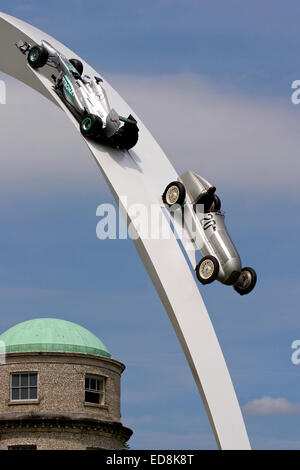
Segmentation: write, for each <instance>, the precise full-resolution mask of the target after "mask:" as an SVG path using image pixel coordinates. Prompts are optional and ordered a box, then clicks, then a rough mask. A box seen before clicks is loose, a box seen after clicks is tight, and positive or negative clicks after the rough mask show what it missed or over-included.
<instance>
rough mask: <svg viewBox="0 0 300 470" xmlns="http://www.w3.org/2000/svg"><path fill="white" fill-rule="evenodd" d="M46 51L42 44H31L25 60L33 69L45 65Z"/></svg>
mask: <svg viewBox="0 0 300 470" xmlns="http://www.w3.org/2000/svg"><path fill="white" fill-rule="evenodd" d="M48 56H49V54H48V51H47V49H46V48H45V47H43V46H33V47H31V49H29V52H28V56H27V62H28V63H29V65H30V66H31V67H32V68H33V69H38V68H40V67H43V66H44V65H46V63H47V60H48Z"/></svg>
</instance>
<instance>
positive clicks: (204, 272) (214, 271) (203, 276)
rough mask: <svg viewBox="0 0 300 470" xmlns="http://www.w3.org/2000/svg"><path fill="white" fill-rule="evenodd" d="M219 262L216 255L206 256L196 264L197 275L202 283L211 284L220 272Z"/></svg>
mask: <svg viewBox="0 0 300 470" xmlns="http://www.w3.org/2000/svg"><path fill="white" fill-rule="evenodd" d="M219 267H220V266H219V262H218V260H217V258H215V257H214V256H205V257H204V258H202V260H201V261H200V262H199V263H198V264H197V266H196V269H195V271H196V275H197V278H198V281H200V282H201V284H210V283H211V282H213V281H214V280H215V279H216V278H217V276H218V274H219Z"/></svg>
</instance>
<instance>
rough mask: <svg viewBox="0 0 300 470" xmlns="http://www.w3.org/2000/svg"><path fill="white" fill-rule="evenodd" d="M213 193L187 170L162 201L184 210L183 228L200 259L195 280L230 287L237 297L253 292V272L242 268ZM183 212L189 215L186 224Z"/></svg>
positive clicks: (208, 184)
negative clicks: (214, 282) (199, 254)
mask: <svg viewBox="0 0 300 470" xmlns="http://www.w3.org/2000/svg"><path fill="white" fill-rule="evenodd" d="M215 191H216V188H215V186H213V185H211V184H210V183H209V182H208V181H206V180H205V179H204V178H202V177H201V176H199V175H197V174H196V173H193V172H191V171H187V172H186V173H184V174H183V175H181V176H180V178H179V180H178V181H173V182H172V183H170V184H169V185H168V186H167V187H166V189H165V191H164V193H163V195H162V199H163V202H164V204H165V205H166V206H167V207H168V208H172V206H173V207H174V208H176V207H177V208H178V206H174V204H176V205H179V206H180V207H181V208H182V209H183V210H184V225H185V228H186V229H187V231H188V233H189V236H190V238H191V240H193V242H194V243H195V244H196V248H197V249H199V251H200V253H201V255H202V256H203V258H202V259H201V260H200V262H199V263H198V264H197V266H196V268H195V271H196V275H197V278H198V280H199V281H200V282H201V283H202V284H209V283H211V282H213V281H214V280H215V279H217V280H218V281H220V282H222V283H223V284H227V285H232V286H233V288H234V289H235V290H236V291H237V292H238V293H239V294H240V295H245V294H248V293H249V292H251V291H252V290H253V289H254V287H255V284H256V273H255V271H254V269H252V268H249V267H246V268H243V269H242V267H241V260H240V257H239V254H238V252H237V250H236V248H235V246H234V244H233V242H232V240H231V238H230V236H229V234H228V232H227V229H226V226H225V222H224V214H223V213H222V212H221V201H220V199H219V197H218V196H217V195H216V194H215ZM200 204H201V206H199V205H200ZM199 209H200V210H199ZM175 210H176V209H175ZM186 210H187V211H189V214H190V215H191V221H190V222H188V223H186V220H187V219H188V217H186ZM171 212H172V211H171ZM174 213H175V212H173V214H174ZM195 233H196V236H195ZM196 240H197V241H196Z"/></svg>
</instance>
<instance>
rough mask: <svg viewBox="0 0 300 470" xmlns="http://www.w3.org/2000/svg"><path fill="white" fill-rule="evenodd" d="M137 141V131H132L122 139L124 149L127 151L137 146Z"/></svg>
mask: <svg viewBox="0 0 300 470" xmlns="http://www.w3.org/2000/svg"><path fill="white" fill-rule="evenodd" d="M138 140H139V134H138V131H137V130H132V131H129V132H128V133H127V135H125V137H124V141H123V145H124V147H123V148H124V149H126V150H129V149H132V147H134V146H135V145H136V144H137V141H138Z"/></svg>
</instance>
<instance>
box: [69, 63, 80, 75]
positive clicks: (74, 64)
mask: <svg viewBox="0 0 300 470" xmlns="http://www.w3.org/2000/svg"><path fill="white" fill-rule="evenodd" d="M69 62H70V64H72V65H73V67H74V68H75V69H76V70H77V72H78V73H79V75H80V76H81V75H82V72H83V64H82V62H80V60H78V59H70V60H69Z"/></svg>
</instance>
